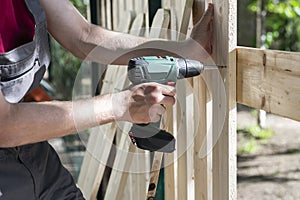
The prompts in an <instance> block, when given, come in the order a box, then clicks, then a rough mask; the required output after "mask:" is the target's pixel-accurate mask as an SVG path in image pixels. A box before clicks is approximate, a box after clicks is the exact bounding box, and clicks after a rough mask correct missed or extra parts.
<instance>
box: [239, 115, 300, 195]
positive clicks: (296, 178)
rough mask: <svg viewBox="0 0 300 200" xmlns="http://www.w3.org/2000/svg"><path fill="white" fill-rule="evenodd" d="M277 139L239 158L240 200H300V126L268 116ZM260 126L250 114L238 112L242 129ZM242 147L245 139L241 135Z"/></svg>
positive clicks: (269, 123)
mask: <svg viewBox="0 0 300 200" xmlns="http://www.w3.org/2000/svg"><path fill="white" fill-rule="evenodd" d="M266 122H267V123H266V125H267V126H268V127H270V128H271V129H272V130H274V132H275V134H274V136H273V137H271V138H269V139H267V140H263V141H259V143H260V144H259V146H258V149H257V151H256V152H254V153H250V154H239V156H238V199H239V200H254V199H255V200H256V199H258V200H279V199H283V200H296V199H297V200H298V199H300V189H299V188H300V122H296V121H293V120H290V119H286V118H282V117H279V116H275V115H271V114H268V115H267V120H266ZM255 123H256V118H255V117H254V116H253V115H252V114H251V112H248V111H241V112H238V127H243V126H249V125H251V124H255ZM238 138H239V139H238V144H239V145H238V146H239V147H240V146H241V139H240V138H241V137H240V135H238Z"/></svg>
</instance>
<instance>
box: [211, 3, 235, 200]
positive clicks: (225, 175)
mask: <svg viewBox="0 0 300 200" xmlns="http://www.w3.org/2000/svg"><path fill="white" fill-rule="evenodd" d="M212 2H213V3H214V11H215V15H214V31H215V32H214V33H215V34H214V46H213V49H214V52H213V59H214V62H215V63H216V64H218V65H222V66H226V68H224V69H222V70H220V72H221V74H222V75H223V79H224V84H225V89H226V95H227V97H226V99H227V105H226V106H227V108H226V118H225V122H224V126H223V130H222V133H221V135H220V137H219V138H218V141H217V143H216V145H215V146H214V148H213V199H215V200H220V199H222V200H226V199H236V197H237V192H236V65H235V53H234V52H233V53H232V54H231V55H229V54H230V52H231V51H233V50H234V49H235V48H236V40H237V24H236V17H237V1H236V0H228V1H218V0H213V1H212ZM225 80H226V82H225ZM218 88H219V86H218V85H214V86H213V90H218ZM212 98H214V97H212ZM213 102H214V101H213ZM214 106H218V105H213V107H214ZM215 119H216V118H215V116H213V121H212V125H213V131H214V128H215V127H217V126H219V123H220V121H215ZM213 134H214V133H213ZM214 135H215V134H214Z"/></svg>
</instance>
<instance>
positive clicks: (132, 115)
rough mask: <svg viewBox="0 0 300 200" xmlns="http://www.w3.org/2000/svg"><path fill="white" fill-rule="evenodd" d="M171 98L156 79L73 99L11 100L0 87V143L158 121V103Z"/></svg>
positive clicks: (14, 143) (10, 144)
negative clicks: (119, 123)
mask: <svg viewBox="0 0 300 200" xmlns="http://www.w3.org/2000/svg"><path fill="white" fill-rule="evenodd" d="M174 102H175V99H174V88H172V87H170V86H163V85H159V84H155V83H153V84H152V83H146V84H141V85H137V86H135V87H133V88H131V89H128V90H125V91H123V92H119V93H114V94H109V95H103V96H97V97H94V98H91V99H87V100H80V101H74V102H67V101H64V102H59V101H51V102H39V103H36V102H33V103H18V104H10V103H8V102H7V101H6V100H5V99H4V97H3V95H2V92H1V90H0V124H1V129H0V147H15V146H19V145H23V144H28V143H34V142H39V141H44V140H48V139H51V138H55V137H61V136H65V135H68V134H71V133H75V132H77V131H80V130H83V129H86V128H90V127H94V126H97V125H100V124H104V123H108V122H112V121H115V120H117V121H118V120H122V121H130V122H134V123H148V122H150V121H157V120H158V119H159V115H161V114H162V113H163V112H164V108H163V107H162V106H161V105H160V104H165V105H172V104H174Z"/></svg>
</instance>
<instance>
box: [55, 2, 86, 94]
mask: <svg viewBox="0 0 300 200" xmlns="http://www.w3.org/2000/svg"><path fill="white" fill-rule="evenodd" d="M71 2H72V3H73V4H74V6H75V7H76V8H77V9H78V10H79V11H80V12H81V13H82V15H84V16H86V5H85V4H84V2H83V0H72V1H71ZM50 49H51V67H50V70H49V73H50V81H51V84H52V85H53V87H54V88H55V90H56V92H57V93H56V98H57V99H61V100H70V99H71V97H72V88H73V84H74V80H75V78H76V74H77V71H78V69H79V68H80V65H81V61H80V60H79V59H77V58H76V57H75V56H73V55H72V54H71V53H70V52H68V51H66V50H65V49H64V48H63V47H61V46H60V44H59V43H57V42H56V41H55V40H54V39H53V38H52V37H50Z"/></svg>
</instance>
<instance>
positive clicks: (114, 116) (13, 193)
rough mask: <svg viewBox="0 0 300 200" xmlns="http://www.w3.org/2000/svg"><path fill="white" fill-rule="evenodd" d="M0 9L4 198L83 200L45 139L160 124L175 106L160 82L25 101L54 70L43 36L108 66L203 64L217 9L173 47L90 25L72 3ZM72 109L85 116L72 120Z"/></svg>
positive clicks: (18, 3) (55, 0) (18, 2)
mask: <svg viewBox="0 0 300 200" xmlns="http://www.w3.org/2000/svg"><path fill="white" fill-rule="evenodd" d="M1 3H2V5H3V6H1V7H2V8H0V9H1V13H3V15H2V17H1V19H0V22H1V23H0V36H1V37H0V87H1V90H0V125H1V129H0V200H3V199H8V200H17V199H29V200H31V199H55V200H57V199H83V197H82V194H81V192H80V190H79V189H78V188H77V187H76V185H75V183H74V181H73V179H72V177H71V175H70V174H69V173H68V172H67V170H66V169H65V168H63V167H62V165H61V163H60V161H59V158H58V156H57V154H56V152H55V151H54V150H53V148H52V147H51V146H50V145H49V144H48V143H47V142H46V141H47V140H48V139H51V138H56V137H62V136H65V135H68V134H73V133H76V132H77V131H78V130H83V129H86V128H90V127H94V126H98V125H101V124H105V123H109V122H112V121H130V122H134V123H148V122H152V121H157V120H158V119H159V116H160V115H161V114H162V113H163V112H164V107H163V106H161V105H162V104H165V105H172V104H174V102H175V98H174V96H175V90H174V88H173V87H171V86H164V85H159V84H155V83H147V84H141V85H137V86H134V87H131V88H130V89H127V90H125V91H122V92H119V93H114V94H108V95H102V96H96V97H93V98H91V99H87V100H81V101H76V102H58V101H51V102H43V103H37V102H34V103H25V102H22V98H23V97H24V95H25V94H26V93H28V91H30V90H32V89H33V88H34V87H35V86H36V85H38V83H39V81H40V80H41V78H42V77H43V74H44V72H45V70H46V68H47V66H48V64H49V61H50V58H49V51H48V47H47V35H46V31H48V32H49V33H50V34H51V35H52V36H53V37H54V38H55V39H56V40H57V41H58V42H59V43H60V44H61V45H62V46H63V47H65V48H66V49H67V50H69V51H70V52H71V53H73V54H74V55H75V56H77V57H78V58H81V59H88V60H92V61H96V62H101V63H105V64H121V65H126V64H127V62H128V60H129V59H130V58H132V57H137V56H144V55H172V54H173V55H181V56H184V57H186V58H189V59H197V60H200V61H203V60H204V59H205V58H206V57H207V55H208V54H209V53H211V51H212V49H211V42H212V41H211V39H212V19H213V7H212V5H210V6H209V8H208V10H207V12H206V14H205V15H204V17H203V18H202V20H201V21H200V22H199V23H198V24H197V25H196V26H195V27H194V29H193V31H192V34H191V36H192V38H190V39H187V40H185V41H183V42H171V41H165V40H154V39H146V38H142V37H135V36H132V35H127V34H123V33H117V32H113V31H109V30H106V29H104V28H101V27H99V26H96V25H92V24H90V23H88V22H87V21H86V20H85V19H84V18H83V17H82V16H81V15H80V14H79V12H78V11H77V10H76V9H75V8H74V7H73V5H72V4H71V3H70V2H68V1H67V0H39V1H38V0H25V1H24V0H14V1H11V0H3V1H2V2H1ZM46 22H47V23H46ZM46 25H47V26H46ZM161 47H163V48H161ZM175 49H176V51H175ZM90 105H93V109H92V111H91V109H90ZM73 106H76V109H77V110H80V111H82V112H80V113H81V115H76V116H74V112H73ZM114 108H117V109H114ZM74 119H76V120H74ZM75 121H76V123H75Z"/></svg>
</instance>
